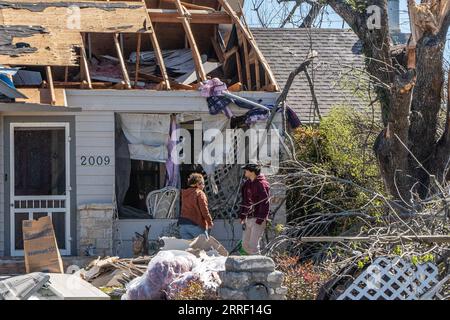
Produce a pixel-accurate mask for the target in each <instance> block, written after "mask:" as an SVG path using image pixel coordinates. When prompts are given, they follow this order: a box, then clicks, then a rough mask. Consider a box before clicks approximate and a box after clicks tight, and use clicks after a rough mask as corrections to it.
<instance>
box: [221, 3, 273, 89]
mask: <svg viewBox="0 0 450 320" xmlns="http://www.w3.org/2000/svg"><path fill="white" fill-rule="evenodd" d="M218 1H219V3H220V4H221V6H222V8H223V9H224V10H225V12H227V13H228V14H229V15H230V16H231V18H232V19H233V21H234V23H235V24H236V26H237V27H238V29H239V30H241V31H242V33H243V34H244V36H245V38H246V39H247V40H248V42H249V43H250V45H251V46H252V48H253V49H254V50H255V53H256V55H257V57H258V59H259V62H260V63H261V64H262V66H263V68H264V70H265V72H266V73H267V75H268V77H269V80H270V83H271V84H273V85H274V86H275V88H276V90H277V91H279V90H280V87H279V86H278V84H277V81H276V79H275V76H274V74H273V72H272V70H271V69H270V66H269V63H268V62H267V60H266V59H265V58H264V55H263V54H262V52H261V50H260V49H259V48H258V45H257V43H256V40H255V38H254V37H253V35H252V33H251V32H250V30H249V29H248V28H247V27H246V26H245V25H244V24H243V23H242V21H241V19H240V17H239V16H238V15H237V13H236V11H234V9H233V8H232V7H231V5H230V4H229V3H228V1H227V0H218Z"/></svg>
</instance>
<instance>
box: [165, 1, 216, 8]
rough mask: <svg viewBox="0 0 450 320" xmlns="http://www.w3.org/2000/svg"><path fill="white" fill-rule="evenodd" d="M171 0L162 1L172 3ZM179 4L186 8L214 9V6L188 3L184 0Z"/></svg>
mask: <svg viewBox="0 0 450 320" xmlns="http://www.w3.org/2000/svg"><path fill="white" fill-rule="evenodd" d="M173 1H174V0H163V2H170V3H173ZM194 1H195V0H194ZM194 1H192V2H194ZM181 4H182V5H183V6H185V7H186V8H189V9H199V10H208V11H211V10H212V11H214V10H215V9H214V8H211V7H206V6H200V5H198V4H195V3H188V2H184V1H181Z"/></svg>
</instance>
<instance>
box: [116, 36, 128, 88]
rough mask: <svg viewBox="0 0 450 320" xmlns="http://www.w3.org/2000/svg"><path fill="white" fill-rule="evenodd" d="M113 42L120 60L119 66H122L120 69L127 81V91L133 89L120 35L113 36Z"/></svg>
mask: <svg viewBox="0 0 450 320" xmlns="http://www.w3.org/2000/svg"><path fill="white" fill-rule="evenodd" d="M113 40H114V45H115V47H116V52H117V58H118V59H119V65H120V69H121V71H122V75H123V80H124V81H125V85H126V87H127V89H131V81H130V77H129V76H128V71H127V67H126V65H125V60H124V59H123V55H122V48H121V47H120V43H119V39H118V34H113Z"/></svg>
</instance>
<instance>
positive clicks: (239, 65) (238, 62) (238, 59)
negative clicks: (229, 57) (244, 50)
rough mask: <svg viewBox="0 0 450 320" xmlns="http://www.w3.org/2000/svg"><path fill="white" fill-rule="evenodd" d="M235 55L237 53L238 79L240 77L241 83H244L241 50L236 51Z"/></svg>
mask: <svg viewBox="0 0 450 320" xmlns="http://www.w3.org/2000/svg"><path fill="white" fill-rule="evenodd" d="M235 55H236V67H237V74H238V79H239V82H240V83H243V77H242V63H241V55H240V54H239V51H236V52H235Z"/></svg>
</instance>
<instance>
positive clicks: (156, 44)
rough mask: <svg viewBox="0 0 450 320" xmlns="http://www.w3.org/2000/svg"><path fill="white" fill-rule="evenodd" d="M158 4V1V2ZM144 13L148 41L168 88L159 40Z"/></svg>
mask: <svg viewBox="0 0 450 320" xmlns="http://www.w3.org/2000/svg"><path fill="white" fill-rule="evenodd" d="M142 2H143V3H144V5H145V0H142ZM158 6H159V3H158ZM145 12H146V15H147V21H148V24H147V28H150V41H151V42H152V46H153V50H154V51H155V54H156V60H157V61H158V65H159V69H160V70H161V75H162V78H163V82H164V87H165V89H166V90H170V89H171V87H170V81H169V76H168V74H167V69H166V64H165V63H164V58H163V55H162V52H161V47H160V46H159V42H158V38H157V37H156V34H155V29H154V28H153V23H152V19H151V17H150V15H149V14H148V12H147V11H145Z"/></svg>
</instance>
